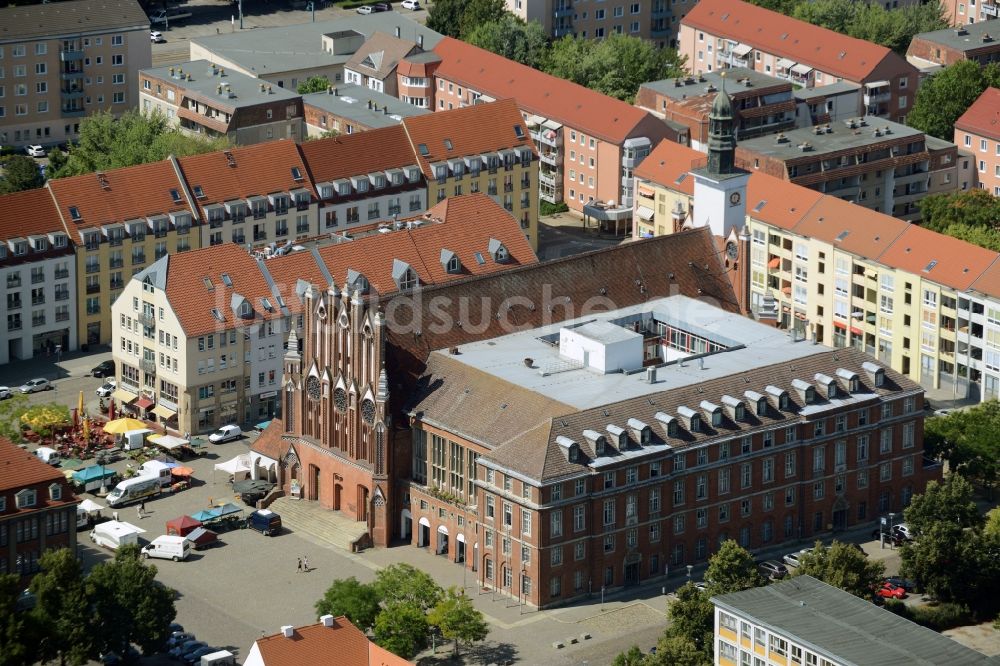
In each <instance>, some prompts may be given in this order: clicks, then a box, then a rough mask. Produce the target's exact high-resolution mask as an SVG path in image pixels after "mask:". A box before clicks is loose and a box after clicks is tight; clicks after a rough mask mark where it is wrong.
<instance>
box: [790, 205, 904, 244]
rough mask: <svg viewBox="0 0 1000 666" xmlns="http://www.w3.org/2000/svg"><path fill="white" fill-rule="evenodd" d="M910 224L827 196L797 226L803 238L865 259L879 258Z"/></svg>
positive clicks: (797, 231) (797, 230)
mask: <svg viewBox="0 0 1000 666" xmlns="http://www.w3.org/2000/svg"><path fill="white" fill-rule="evenodd" d="M908 226H910V223H909V222H904V221H902V220H897V219H896V218H894V217H891V216H889V215H885V214H883V213H877V212H875V211H873V210H871V209H870V208H865V207H864V206H858V205H856V204H852V203H849V202H847V201H844V200H843V199H838V198H837V197H831V196H824V197H823V198H821V199H820V200H819V201H818V202H816V205H815V206H813V207H812V208H810V209H809V210H808V211H807V212H806V214H805V215H804V216H803V218H802V221H801V222H799V223H798V224H797V225H795V228H794V231H795V233H797V234H799V235H800V236H806V237H808V238H818V239H820V240H823V241H826V242H827V243H830V244H832V245H834V246H835V247H839V248H840V249H842V250H844V252H850V253H852V254H856V255H858V256H859V257H864V258H866V259H877V258H878V257H879V255H881V254H882V253H883V252H885V249H886V248H887V247H889V245H890V244H891V243H892V242H893V241H895V240H896V239H897V238H899V235H900V234H902V233H903V232H904V231H905V230H906V228H907V227H908Z"/></svg>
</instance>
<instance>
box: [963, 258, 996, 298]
mask: <svg viewBox="0 0 1000 666" xmlns="http://www.w3.org/2000/svg"><path fill="white" fill-rule="evenodd" d="M997 256H998V257H1000V255H997ZM969 290H970V291H976V292H979V293H980V294H986V295H988V296H1000V261H994V262H993V263H992V264H990V267H989V268H987V269H986V270H985V271H983V273H982V275H980V276H979V277H978V278H976V281H975V282H973V283H972V286H970V287H969Z"/></svg>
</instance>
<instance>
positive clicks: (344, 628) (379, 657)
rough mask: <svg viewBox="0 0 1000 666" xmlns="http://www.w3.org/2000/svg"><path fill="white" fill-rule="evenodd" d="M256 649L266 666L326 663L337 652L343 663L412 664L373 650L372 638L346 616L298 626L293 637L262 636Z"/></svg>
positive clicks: (362, 665) (348, 665) (365, 665)
mask: <svg viewBox="0 0 1000 666" xmlns="http://www.w3.org/2000/svg"><path fill="white" fill-rule="evenodd" d="M253 649H256V650H257V651H258V652H259V656H260V659H261V661H262V662H263V663H264V664H265V666H300V665H301V664H325V663H329V662H330V659H331V655H336V662H337V663H338V664H343V666H369V665H374V666H399V665H403V664H409V663H410V662H408V661H406V660H405V659H403V658H402V657H397V656H396V655H394V654H391V653H388V652H385V651H384V650H373V649H372V648H371V643H370V641H369V640H368V637H367V636H365V634H364V633H363V632H362V631H361V630H360V629H358V628H357V627H355V626H354V625H353V624H351V621H350V620H348V619H347V618H346V617H344V616H340V617H337V618H334V619H333V623H332V626H330V627H326V626H323V623H322V622H318V623H316V624H310V625H307V626H304V627H294V628H293V629H292V635H291V636H290V637H286V636H285V635H284V634H283V633H281V632H278V633H277V634H272V635H271V636H264V637H262V638H258V639H257V641H256V642H255V643H254V648H253ZM253 649H252V650H253Z"/></svg>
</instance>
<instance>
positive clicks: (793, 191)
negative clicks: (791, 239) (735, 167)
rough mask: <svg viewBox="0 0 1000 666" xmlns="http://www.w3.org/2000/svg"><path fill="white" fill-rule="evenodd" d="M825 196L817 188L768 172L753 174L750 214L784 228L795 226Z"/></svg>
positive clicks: (749, 196)
mask: <svg viewBox="0 0 1000 666" xmlns="http://www.w3.org/2000/svg"><path fill="white" fill-rule="evenodd" d="M823 198H824V195H823V194H820V193H819V192H817V191H816V190H811V189H809V188H808V187H802V186H801V185H796V184H794V183H790V182H788V181H786V180H782V179H781V178H775V177H774V176H768V175H767V174H764V173H751V174H750V182H749V183H748V184H747V215H749V216H750V217H752V218H753V219H755V220H760V221H761V222H764V223H765V224H770V225H773V226H775V227H779V228H781V229H787V230H791V229H793V228H794V227H795V226H796V225H797V224H798V223H799V222H800V221H801V220H802V218H803V217H804V216H805V215H806V213H807V212H809V210H810V209H811V208H812V207H813V206H815V205H816V204H817V203H818V202H819V201H820V200H821V199H823Z"/></svg>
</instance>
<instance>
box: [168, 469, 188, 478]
mask: <svg viewBox="0 0 1000 666" xmlns="http://www.w3.org/2000/svg"><path fill="white" fill-rule="evenodd" d="M170 474H171V475H172V476H178V477H182V478H185V479H186V478H188V477H189V476H191V475H192V474H194V470H193V469H191V468H190V467H174V468H172V469H171V470H170Z"/></svg>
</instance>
